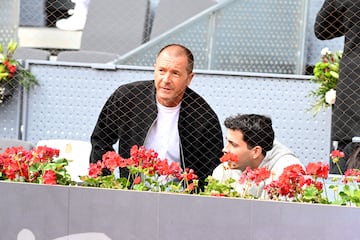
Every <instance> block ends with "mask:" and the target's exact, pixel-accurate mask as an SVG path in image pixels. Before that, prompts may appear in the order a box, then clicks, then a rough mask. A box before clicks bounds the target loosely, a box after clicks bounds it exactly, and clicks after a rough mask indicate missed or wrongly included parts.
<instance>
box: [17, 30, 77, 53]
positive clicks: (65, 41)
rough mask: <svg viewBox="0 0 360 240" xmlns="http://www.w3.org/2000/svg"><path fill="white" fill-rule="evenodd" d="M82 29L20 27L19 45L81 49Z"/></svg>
mask: <svg viewBox="0 0 360 240" xmlns="http://www.w3.org/2000/svg"><path fill="white" fill-rule="evenodd" d="M81 36H82V31H64V30H60V29H57V28H48V27H40V28H37V27H20V28H19V29H18V37H19V46H20V47H30V48H45V49H72V50H77V49H80V45H81Z"/></svg>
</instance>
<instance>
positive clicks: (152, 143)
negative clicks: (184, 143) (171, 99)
mask: <svg viewBox="0 0 360 240" xmlns="http://www.w3.org/2000/svg"><path fill="white" fill-rule="evenodd" d="M180 104H181V103H179V104H178V105H177V106H176V107H165V106H163V105H161V104H160V103H159V102H158V101H157V103H156V105H157V109H158V116H157V119H156V120H155V122H154V124H153V125H152V126H151V128H150V130H149V133H148V136H147V138H146V140H145V147H146V149H150V148H152V149H154V150H155V152H157V153H158V154H159V158H160V159H164V158H167V160H168V162H169V164H170V163H171V162H180V147H179V146H180V145H179V142H180V137H179V129H178V120H179V113H180Z"/></svg>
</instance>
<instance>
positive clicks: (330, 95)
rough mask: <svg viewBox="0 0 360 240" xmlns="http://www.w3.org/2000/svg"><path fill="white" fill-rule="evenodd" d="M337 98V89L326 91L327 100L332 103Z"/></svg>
mask: <svg viewBox="0 0 360 240" xmlns="http://www.w3.org/2000/svg"><path fill="white" fill-rule="evenodd" d="M335 100H336V90H334V89H330V90H329V91H327V92H326V93H325V102H326V103H328V104H330V105H332V104H334V103H335Z"/></svg>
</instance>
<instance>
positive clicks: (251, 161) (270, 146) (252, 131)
mask: <svg viewBox="0 0 360 240" xmlns="http://www.w3.org/2000/svg"><path fill="white" fill-rule="evenodd" d="M225 127H226V128H227V135H226V145H225V147H224V149H223V152H224V154H227V153H230V154H232V155H234V156H236V157H237V162H236V161H235V162H233V161H230V162H224V163H221V164H220V165H218V166H217V167H216V168H215V169H214V171H213V174H212V176H213V177H214V178H215V179H217V180H219V181H220V182H221V183H224V182H225V181H226V180H227V179H229V178H233V179H234V180H235V183H234V184H233V187H234V188H235V190H236V191H237V192H239V193H240V194H242V193H243V191H244V186H243V185H242V184H240V183H239V179H240V176H241V175H242V172H243V171H244V170H245V169H246V168H247V167H250V168H251V169H256V168H268V169H269V170H270V171H271V176H270V178H268V179H267V180H266V181H265V182H262V183H261V184H260V186H256V185H255V184H253V185H252V186H251V188H250V189H248V188H246V191H247V193H250V194H251V195H253V196H257V197H260V196H262V195H263V196H264V192H263V191H262V189H263V187H264V185H266V184H268V183H270V182H271V181H273V180H277V179H278V178H279V176H280V175H281V174H282V172H283V170H284V168H286V167H288V166H290V165H293V164H300V165H301V166H302V167H304V166H303V164H302V163H301V162H300V160H299V159H298V158H297V157H296V156H295V154H294V153H293V152H291V151H290V150H289V149H288V148H287V147H285V146H284V145H282V144H281V143H279V142H277V141H274V138H275V134H274V130H273V127H272V120H271V118H269V117H266V116H263V115H257V114H243V115H240V114H239V115H237V116H234V117H228V118H226V119H225ZM259 189H260V191H259Z"/></svg>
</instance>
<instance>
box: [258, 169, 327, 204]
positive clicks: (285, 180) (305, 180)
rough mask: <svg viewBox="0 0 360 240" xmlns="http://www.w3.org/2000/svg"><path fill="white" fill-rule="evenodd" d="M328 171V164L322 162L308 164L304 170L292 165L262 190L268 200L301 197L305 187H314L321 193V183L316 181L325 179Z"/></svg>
mask: <svg viewBox="0 0 360 240" xmlns="http://www.w3.org/2000/svg"><path fill="white" fill-rule="evenodd" d="M328 171H329V166H328V164H324V163H322V162H318V163H309V164H308V166H307V167H306V170H304V169H303V167H302V166H301V165H298V164H294V165H291V166H288V167H286V168H285V169H284V171H283V173H282V174H281V175H280V177H279V179H278V180H277V181H272V182H271V183H270V184H268V185H266V186H265V187H264V190H265V191H266V193H267V194H268V196H269V198H270V199H277V198H280V197H288V198H294V197H295V198H298V197H302V196H303V195H304V189H306V188H307V187H315V188H316V189H317V190H318V191H322V188H323V183H322V182H319V181H317V179H318V178H322V179H326V178H327V177H328Z"/></svg>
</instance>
